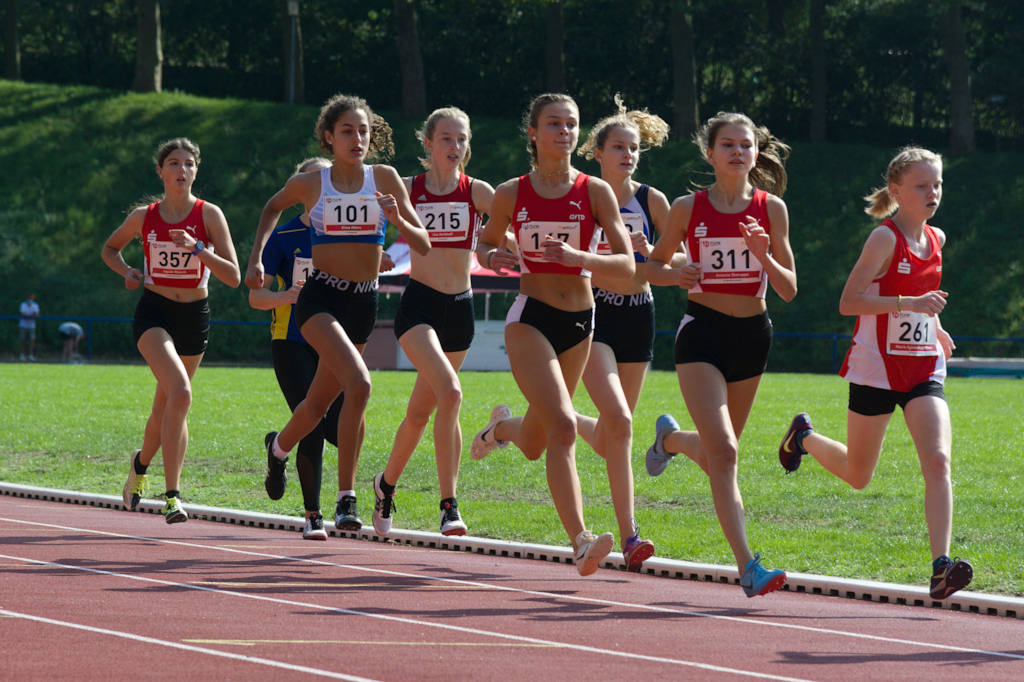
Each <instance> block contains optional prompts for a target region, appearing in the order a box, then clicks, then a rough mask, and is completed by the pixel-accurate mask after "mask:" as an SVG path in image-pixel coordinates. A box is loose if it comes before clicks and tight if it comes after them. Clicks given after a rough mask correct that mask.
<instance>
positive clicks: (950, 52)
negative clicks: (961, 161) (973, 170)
mask: <svg viewBox="0 0 1024 682" xmlns="http://www.w3.org/2000/svg"><path fill="white" fill-rule="evenodd" d="M943 23H944V24H945V28H944V30H943V36H942V37H943V52H945V54H946V66H947V67H948V69H949V99H950V102H949V104H950V106H949V110H950V121H949V153H950V154H952V155H953V156H962V155H964V154H970V153H971V152H973V151H974V116H973V114H972V112H971V74H970V64H969V63H968V61H967V40H966V38H965V37H964V25H963V22H962V20H961V18H960V3H958V2H953V3H950V5H949V9H948V10H947V11H946V17H945V21H944V22H943Z"/></svg>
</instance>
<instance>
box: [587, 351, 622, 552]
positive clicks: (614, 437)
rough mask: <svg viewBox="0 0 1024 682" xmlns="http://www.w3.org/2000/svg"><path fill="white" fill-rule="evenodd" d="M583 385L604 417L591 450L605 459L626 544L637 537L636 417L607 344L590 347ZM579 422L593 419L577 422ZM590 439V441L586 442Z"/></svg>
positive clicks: (613, 501) (593, 439)
mask: <svg viewBox="0 0 1024 682" xmlns="http://www.w3.org/2000/svg"><path fill="white" fill-rule="evenodd" d="M583 383H584V385H585V386H586V388H587V393H588V394H589V395H590V399H591V400H593V401H594V406H595V407H596V408H597V412H598V414H599V415H600V416H599V417H598V419H597V423H596V425H595V426H594V428H593V431H592V432H591V433H592V434H593V435H592V440H589V441H588V442H589V443H590V445H591V447H593V448H594V450H595V451H596V452H597V453H598V454H600V455H601V456H602V457H604V460H605V467H606V468H607V471H608V485H609V488H610V490H611V494H612V506H613V507H614V508H615V519H616V521H617V523H618V527H619V539H620V541H621V542H625V541H626V540H627V539H628V538H629V537H630V536H632V535H633V528H634V525H635V524H634V518H633V466H632V462H631V460H630V453H631V451H632V447H633V415H632V412H631V411H630V409H629V403H628V402H627V400H626V395H625V393H624V392H623V390H622V384H621V383H619V374H618V365H617V364H616V362H615V353H614V352H612V349H611V348H610V347H609V346H608V345H607V344H604V343H595V344H592V345H591V348H590V358H589V359H588V360H587V365H586V369H585V370H584V371H583ZM577 421H578V422H581V421H589V418H584V419H579V418H578V419H577ZM589 427H590V425H589V424H586V425H584V424H581V425H580V434H581V435H583V431H584V430H586V431H590V428H589ZM585 440H586V439H585Z"/></svg>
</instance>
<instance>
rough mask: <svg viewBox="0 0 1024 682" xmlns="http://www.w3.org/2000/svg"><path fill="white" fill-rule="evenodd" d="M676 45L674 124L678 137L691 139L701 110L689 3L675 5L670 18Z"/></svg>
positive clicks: (673, 42)
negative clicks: (698, 98)
mask: <svg viewBox="0 0 1024 682" xmlns="http://www.w3.org/2000/svg"><path fill="white" fill-rule="evenodd" d="M669 24H670V27H671V28H670V29H669V30H670V32H671V36H672V38H671V42H672V104H673V107H674V108H675V116H674V117H673V120H672V122H673V123H674V128H675V130H674V131H673V134H674V135H675V137H676V138H678V139H682V140H688V139H690V138H691V137H693V134H694V133H695V132H696V131H697V126H698V125H699V122H700V109H699V107H698V103H697V69H696V62H695V59H694V55H693V16H692V15H691V14H690V12H689V2H688V1H687V0H676V1H675V2H673V3H672V12H671V16H670V17H669Z"/></svg>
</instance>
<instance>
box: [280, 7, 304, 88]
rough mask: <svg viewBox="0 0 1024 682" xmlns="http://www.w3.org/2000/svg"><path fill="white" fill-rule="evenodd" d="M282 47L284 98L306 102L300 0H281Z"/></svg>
mask: <svg viewBox="0 0 1024 682" xmlns="http://www.w3.org/2000/svg"><path fill="white" fill-rule="evenodd" d="M281 27H282V29H283V30H282V34H281V47H282V49H283V50H284V52H283V55H284V65H285V68H284V70H285V74H284V100H283V101H285V102H289V103H291V104H305V103H306V71H305V68H304V63H303V54H302V23H301V21H299V0H281Z"/></svg>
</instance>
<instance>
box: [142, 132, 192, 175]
mask: <svg viewBox="0 0 1024 682" xmlns="http://www.w3.org/2000/svg"><path fill="white" fill-rule="evenodd" d="M177 149H184V150H185V151H187V152H188V153H189V154H191V155H192V156H193V157H194V158H195V160H196V165H197V166H198V165H199V145H197V144H196V143H195V142H193V141H192V140H190V139H188V138H187V137H175V138H174V139H171V140H167V141H165V142H161V143H160V146H159V147H157V148H156V152H155V153H154V154H153V161H155V162H156V165H157V166H158V167H159V168H163V167H164V161H166V160H167V157H168V156H170V154H171V152H173V151H175V150H177Z"/></svg>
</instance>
